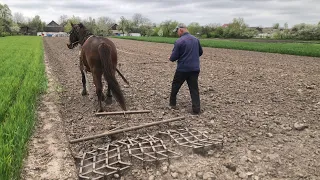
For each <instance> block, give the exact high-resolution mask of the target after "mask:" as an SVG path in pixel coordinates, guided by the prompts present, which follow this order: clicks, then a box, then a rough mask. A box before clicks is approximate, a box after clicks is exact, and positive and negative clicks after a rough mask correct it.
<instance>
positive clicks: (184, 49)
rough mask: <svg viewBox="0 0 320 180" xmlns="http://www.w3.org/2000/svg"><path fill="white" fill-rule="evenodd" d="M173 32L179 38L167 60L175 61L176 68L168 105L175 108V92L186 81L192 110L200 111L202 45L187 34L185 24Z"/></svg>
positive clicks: (196, 112) (195, 112)
mask: <svg viewBox="0 0 320 180" xmlns="http://www.w3.org/2000/svg"><path fill="white" fill-rule="evenodd" d="M174 32H176V33H178V35H179V37H180V38H179V39H178V40H177V41H176V42H175V43H174V48H173V50H172V54H171V56H170V57H169V60H170V61H172V62H174V61H177V69H176V72H175V75H174V78H173V81H172V88H171V95H170V106H171V107H172V108H176V103H177V102H176V101H177V98H176V97H177V94H178V92H179V89H180V87H181V86H182V84H183V83H184V81H187V84H188V87H189V91H190V96H191V100H192V111H193V113H194V114H199V113H200V96H199V87H198V76H199V73H200V58H199V57H200V56H201V55H202V53H203V51H202V47H201V45H200V42H199V40H198V39H197V38H196V37H194V36H192V35H191V34H189V32H188V29H187V27H186V25H184V24H179V25H178V26H177V27H176V28H175V30H174Z"/></svg>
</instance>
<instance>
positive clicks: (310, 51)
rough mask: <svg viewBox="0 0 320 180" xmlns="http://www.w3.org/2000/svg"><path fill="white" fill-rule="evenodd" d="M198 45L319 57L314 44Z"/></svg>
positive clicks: (319, 48)
mask: <svg viewBox="0 0 320 180" xmlns="http://www.w3.org/2000/svg"><path fill="white" fill-rule="evenodd" d="M113 38H121V39H130V40H137V41H148V42H159V43H169V44H173V43H174V42H175V41H176V40H177V38H167V37H134V36H114V37H113ZM200 43H201V45H202V46H203V47H212V48H223V49H237V50H248V51H258V52H267V53H279V54H291V55H298V56H311V57H320V44H316V43H283V42H277V43H269V42H240V41H232V40H214V39H200Z"/></svg>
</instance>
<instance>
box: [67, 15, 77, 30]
mask: <svg viewBox="0 0 320 180" xmlns="http://www.w3.org/2000/svg"><path fill="white" fill-rule="evenodd" d="M80 22H81V18H80V17H76V16H74V15H73V16H72V17H71V18H69V19H68V22H67V24H66V25H65V26H64V31H65V32H70V31H71V29H72V26H71V23H73V24H78V23H80Z"/></svg>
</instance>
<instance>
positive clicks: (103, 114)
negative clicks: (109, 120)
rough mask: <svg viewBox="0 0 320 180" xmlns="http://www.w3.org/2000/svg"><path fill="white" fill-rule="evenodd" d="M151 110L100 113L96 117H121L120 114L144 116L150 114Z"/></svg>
mask: <svg viewBox="0 0 320 180" xmlns="http://www.w3.org/2000/svg"><path fill="white" fill-rule="evenodd" d="M150 112H152V111H151V110H137V111H115V112H99V113H96V114H95V115H96V116H108V115H119V114H123V115H126V114H142V113H150Z"/></svg>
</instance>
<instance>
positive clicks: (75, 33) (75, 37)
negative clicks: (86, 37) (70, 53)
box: [67, 23, 83, 49]
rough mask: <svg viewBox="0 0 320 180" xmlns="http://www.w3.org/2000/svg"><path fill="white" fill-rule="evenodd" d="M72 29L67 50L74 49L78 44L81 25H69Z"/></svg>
mask: <svg viewBox="0 0 320 180" xmlns="http://www.w3.org/2000/svg"><path fill="white" fill-rule="evenodd" d="M71 26H72V29H71V31H70V32H69V44H67V46H68V48H69V49H73V48H74V47H76V46H77V45H78V44H79V42H80V29H81V27H83V25H82V24H81V23H80V24H73V23H71Z"/></svg>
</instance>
